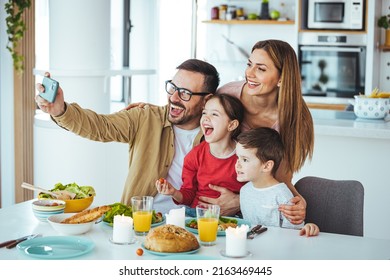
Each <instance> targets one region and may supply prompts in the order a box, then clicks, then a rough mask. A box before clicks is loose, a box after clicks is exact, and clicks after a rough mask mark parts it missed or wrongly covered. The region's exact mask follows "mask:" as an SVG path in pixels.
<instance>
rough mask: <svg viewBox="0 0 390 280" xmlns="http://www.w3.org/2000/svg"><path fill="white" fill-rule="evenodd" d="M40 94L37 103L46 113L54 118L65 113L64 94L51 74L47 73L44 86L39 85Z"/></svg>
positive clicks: (37, 96)
mask: <svg viewBox="0 0 390 280" xmlns="http://www.w3.org/2000/svg"><path fill="white" fill-rule="evenodd" d="M37 90H38V94H37V95H36V96H35V102H36V103H37V105H38V107H39V108H40V109H41V110H42V111H43V112H45V113H48V114H50V115H52V116H54V117H57V116H60V115H62V114H63V113H64V112H65V102H64V94H63V91H62V89H61V87H60V86H59V83H58V82H57V81H55V80H53V79H51V78H50V73H48V72H46V73H45V77H44V78H43V81H42V84H40V83H38V84H37Z"/></svg>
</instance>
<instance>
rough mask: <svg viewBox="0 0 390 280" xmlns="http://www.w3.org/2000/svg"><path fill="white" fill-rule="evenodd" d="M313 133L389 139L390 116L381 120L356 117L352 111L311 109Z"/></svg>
mask: <svg viewBox="0 0 390 280" xmlns="http://www.w3.org/2000/svg"><path fill="white" fill-rule="evenodd" d="M310 112H311V113H312V116H313V120H314V127H315V133H316V134H320V135H335V136H348V137H362V138H372V139H375V138H376V139H388V140H390V116H387V117H386V119H384V120H383V119H382V120H369V119H361V118H356V116H355V113H354V112H352V111H333V110H316V109H311V110H310Z"/></svg>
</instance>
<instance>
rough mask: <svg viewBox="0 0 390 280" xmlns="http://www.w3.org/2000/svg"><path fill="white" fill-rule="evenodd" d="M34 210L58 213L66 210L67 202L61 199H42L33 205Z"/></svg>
mask: <svg viewBox="0 0 390 280" xmlns="http://www.w3.org/2000/svg"><path fill="white" fill-rule="evenodd" d="M32 208H33V210H37V211H57V210H63V209H65V208H66V202H65V201H63V200H59V199H40V200H35V201H33V203H32Z"/></svg>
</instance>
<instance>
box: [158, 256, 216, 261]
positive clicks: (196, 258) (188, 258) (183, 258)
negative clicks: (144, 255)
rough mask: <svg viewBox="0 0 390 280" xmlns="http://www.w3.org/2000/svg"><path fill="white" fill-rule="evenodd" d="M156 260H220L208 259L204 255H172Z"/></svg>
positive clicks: (208, 257)
mask: <svg viewBox="0 0 390 280" xmlns="http://www.w3.org/2000/svg"><path fill="white" fill-rule="evenodd" d="M158 260H180V261H184V260H221V258H217V257H210V256H205V255H198V254H195V255H172V256H164V257H163V258H158Z"/></svg>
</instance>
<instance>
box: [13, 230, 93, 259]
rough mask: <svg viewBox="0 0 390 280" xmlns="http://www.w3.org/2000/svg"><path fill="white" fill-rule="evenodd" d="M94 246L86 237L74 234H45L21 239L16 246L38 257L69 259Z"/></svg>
mask: <svg viewBox="0 0 390 280" xmlns="http://www.w3.org/2000/svg"><path fill="white" fill-rule="evenodd" d="M94 247H95V243H94V242H92V241H91V240H89V239H87V238H82V237H76V236H46V237H41V238H34V239H30V240H26V241H23V242H21V243H19V244H18V245H17V248H18V249H19V250H20V251H21V252H23V253H24V254H26V255H27V256H30V257H33V258H38V259H69V258H74V257H78V256H81V255H84V254H86V253H88V252H90V251H92V249H93V248H94Z"/></svg>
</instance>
